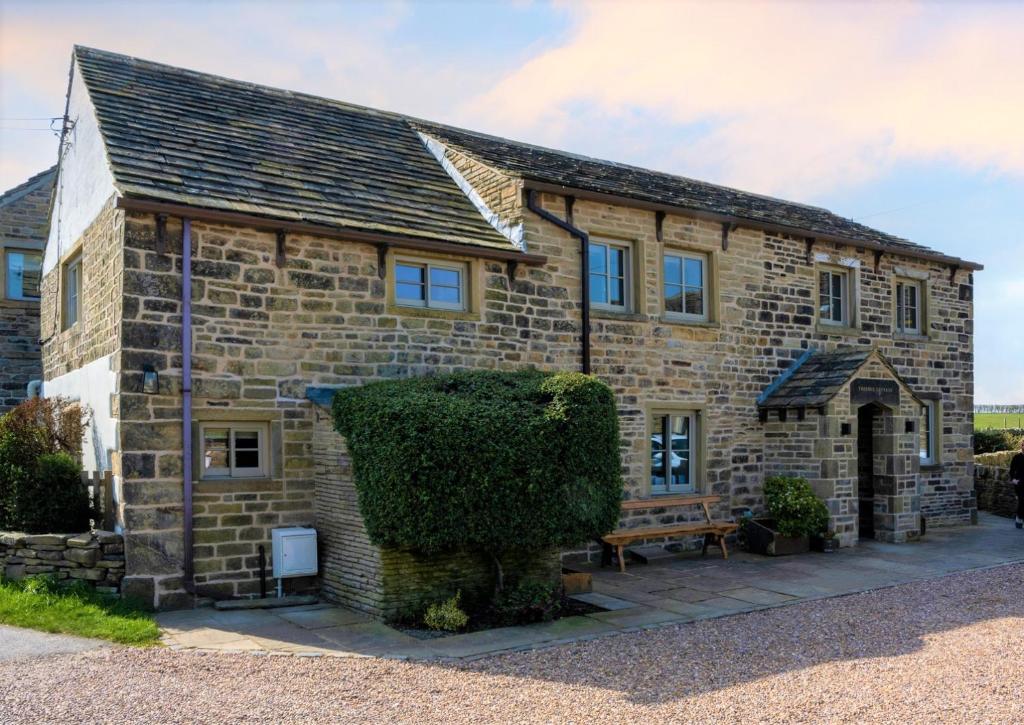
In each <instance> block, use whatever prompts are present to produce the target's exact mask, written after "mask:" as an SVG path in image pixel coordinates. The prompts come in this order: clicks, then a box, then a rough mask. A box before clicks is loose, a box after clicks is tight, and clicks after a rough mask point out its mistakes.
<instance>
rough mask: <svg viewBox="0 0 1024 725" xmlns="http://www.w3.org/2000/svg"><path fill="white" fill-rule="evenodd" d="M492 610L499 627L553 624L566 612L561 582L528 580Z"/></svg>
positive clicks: (503, 596)
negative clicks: (564, 610)
mask: <svg viewBox="0 0 1024 725" xmlns="http://www.w3.org/2000/svg"><path fill="white" fill-rule="evenodd" d="M491 610H492V613H493V616H494V619H495V622H496V623H497V624H498V625H499V626H511V625H518V624H533V623H535V622H550V621H551V620H552V619H554V618H555V617H557V616H558V614H559V613H560V612H561V610H562V587H561V584H559V583H557V582H547V581H535V580H529V579H527V580H525V581H521V582H519V583H518V584H516V585H515V586H513V587H510V588H508V589H506V590H504V591H502V592H499V593H498V595H497V596H496V597H495V598H494V603H493V604H492V605H491Z"/></svg>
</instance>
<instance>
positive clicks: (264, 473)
mask: <svg viewBox="0 0 1024 725" xmlns="http://www.w3.org/2000/svg"><path fill="white" fill-rule="evenodd" d="M211 429H218V430H226V431H227V432H228V448H227V454H228V465H227V466H226V467H218V468H208V467H207V465H206V431H208V430H211ZM252 431H255V432H256V436H257V447H256V451H257V454H258V456H257V457H258V461H259V464H258V465H257V466H255V467H253V466H246V467H238V466H236V465H235V450H236V448H235V437H236V435H237V434H238V433H239V432H247V433H248V432H252ZM269 435H270V431H269V428H268V426H267V424H266V423H260V422H249V423H246V422H244V421H242V422H226V421H213V420H211V421H207V422H204V423H200V425H199V446H200V451H199V470H200V478H201V479H204V480H213V481H216V480H225V479H232V478H267V477H268V476H269V475H270V474H269V465H268V463H269V458H268V455H267V451H268V448H267V441H268V438H269Z"/></svg>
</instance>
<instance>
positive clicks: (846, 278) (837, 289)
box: [818, 270, 852, 327]
mask: <svg viewBox="0 0 1024 725" xmlns="http://www.w3.org/2000/svg"><path fill="white" fill-rule="evenodd" d="M818 319H819V320H820V321H821V322H822V324H825V325H837V326H841V327H849V326H850V321H851V319H852V318H851V316H850V273H849V272H845V271H839V270H822V271H821V272H819V273H818Z"/></svg>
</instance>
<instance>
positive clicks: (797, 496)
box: [764, 476, 828, 536]
mask: <svg viewBox="0 0 1024 725" xmlns="http://www.w3.org/2000/svg"><path fill="white" fill-rule="evenodd" d="M764 500H765V504H767V506H768V512H769V513H770V514H771V517H772V518H773V519H775V530H776V531H778V532H779V533H780V534H782V535H783V536H815V535H817V534H822V533H824V532H825V531H826V530H827V529H828V507H826V506H825V503H824V502H823V501H822V500H821V499H819V498H818V497H817V496H815V495H814V491H812V490H811V485H810V484H809V483H807V479H806V478H795V477H792V476H772V477H771V478H769V479H767V480H766V481H765V482H764Z"/></svg>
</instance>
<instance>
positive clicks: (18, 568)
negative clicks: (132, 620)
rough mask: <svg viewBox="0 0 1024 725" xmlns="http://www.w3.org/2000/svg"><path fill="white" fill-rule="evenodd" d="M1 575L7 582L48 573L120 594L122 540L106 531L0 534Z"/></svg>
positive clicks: (122, 564)
mask: <svg viewBox="0 0 1024 725" xmlns="http://www.w3.org/2000/svg"><path fill="white" fill-rule="evenodd" d="M0 572H3V575H4V577H6V578H8V579H21V578H23V577H26V576H32V575H34V574H47V575H49V576H53V577H56V578H57V579H78V580H81V581H85V582H88V583H89V584H91V585H93V586H95V587H97V588H104V589H106V590H109V591H120V588H121V579H122V578H123V577H124V540H123V539H122V537H121V536H120V535H119V534H114V533H111V532H109V531H94V532H91V533H85V534H79V535H77V536H76V535H72V534H20V533H17V532H8V531H4V532H0Z"/></svg>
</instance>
